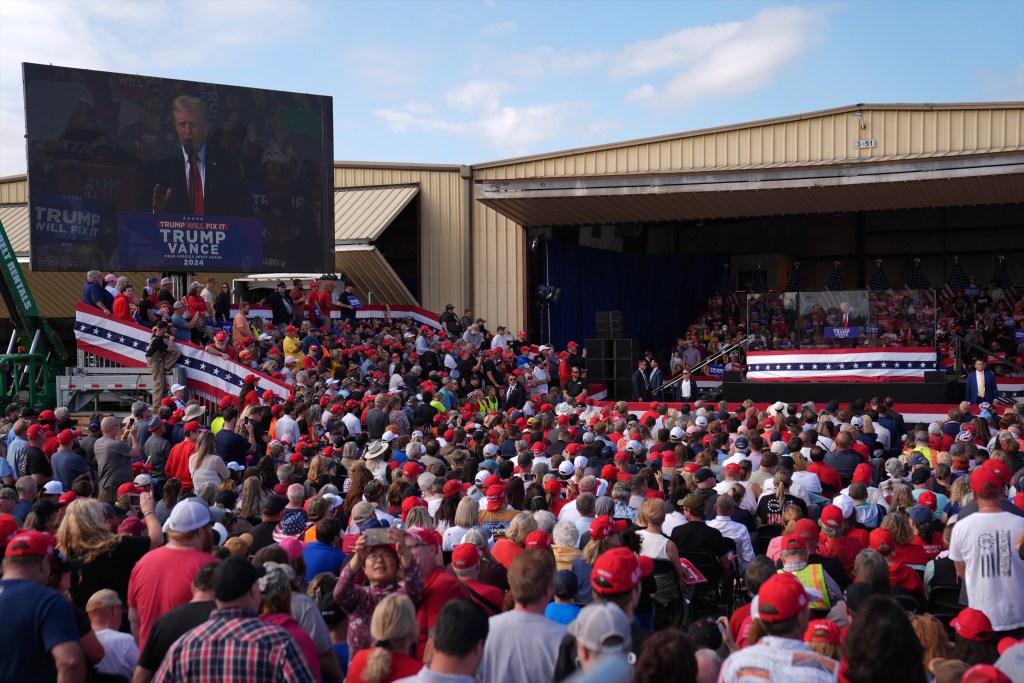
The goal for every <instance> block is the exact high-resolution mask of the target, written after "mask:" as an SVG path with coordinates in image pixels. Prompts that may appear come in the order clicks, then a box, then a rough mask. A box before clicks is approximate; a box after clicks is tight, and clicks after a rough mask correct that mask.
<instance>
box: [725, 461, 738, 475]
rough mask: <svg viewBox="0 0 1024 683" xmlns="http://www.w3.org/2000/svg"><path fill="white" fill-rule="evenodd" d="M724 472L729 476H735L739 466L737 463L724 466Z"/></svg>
mask: <svg viewBox="0 0 1024 683" xmlns="http://www.w3.org/2000/svg"><path fill="white" fill-rule="evenodd" d="M725 471H726V472H728V473H729V474H735V473H736V472H739V471H740V464H739V463H738V462H731V463H729V464H728V465H726V466H725Z"/></svg>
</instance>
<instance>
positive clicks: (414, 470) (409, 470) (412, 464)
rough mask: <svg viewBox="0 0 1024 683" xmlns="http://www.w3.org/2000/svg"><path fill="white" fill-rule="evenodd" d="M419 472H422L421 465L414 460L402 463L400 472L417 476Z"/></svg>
mask: <svg viewBox="0 0 1024 683" xmlns="http://www.w3.org/2000/svg"><path fill="white" fill-rule="evenodd" d="M421 472H423V466H422V465H420V464H419V463H418V462H416V461H415V460H407V461H406V462H405V464H404V465H402V474H407V475H409V476H410V477H418V476H420V473H421Z"/></svg>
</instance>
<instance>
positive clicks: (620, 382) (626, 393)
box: [611, 378, 633, 401]
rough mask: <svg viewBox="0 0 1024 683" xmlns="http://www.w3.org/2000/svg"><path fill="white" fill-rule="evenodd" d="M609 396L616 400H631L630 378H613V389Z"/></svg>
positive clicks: (631, 382) (631, 383)
mask: <svg viewBox="0 0 1024 683" xmlns="http://www.w3.org/2000/svg"><path fill="white" fill-rule="evenodd" d="M611 397H612V398H613V399H614V400H616V401H631V400H633V380H632V378H630V379H617V380H615V391H613V392H612V394H611Z"/></svg>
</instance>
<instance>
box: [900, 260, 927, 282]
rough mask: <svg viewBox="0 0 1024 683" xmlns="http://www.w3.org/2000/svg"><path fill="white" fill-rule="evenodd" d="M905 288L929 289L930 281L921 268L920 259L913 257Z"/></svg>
mask: <svg viewBox="0 0 1024 683" xmlns="http://www.w3.org/2000/svg"><path fill="white" fill-rule="evenodd" d="M906 284H907V289H931V288H932V283H931V282H930V281H929V280H928V276H927V275H925V274H924V270H922V269H921V260H920V259H914V267H913V269H912V270H911V271H910V275H908V276H907V283H906Z"/></svg>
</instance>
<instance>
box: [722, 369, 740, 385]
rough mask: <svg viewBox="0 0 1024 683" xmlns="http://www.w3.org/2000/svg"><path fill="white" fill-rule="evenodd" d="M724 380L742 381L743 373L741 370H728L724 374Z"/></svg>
mask: <svg viewBox="0 0 1024 683" xmlns="http://www.w3.org/2000/svg"><path fill="white" fill-rule="evenodd" d="M722 381H723V382H742V381H743V373H742V372H740V371H739V370H727V371H726V372H725V373H724V374H723V375H722Z"/></svg>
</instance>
